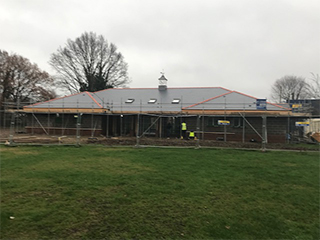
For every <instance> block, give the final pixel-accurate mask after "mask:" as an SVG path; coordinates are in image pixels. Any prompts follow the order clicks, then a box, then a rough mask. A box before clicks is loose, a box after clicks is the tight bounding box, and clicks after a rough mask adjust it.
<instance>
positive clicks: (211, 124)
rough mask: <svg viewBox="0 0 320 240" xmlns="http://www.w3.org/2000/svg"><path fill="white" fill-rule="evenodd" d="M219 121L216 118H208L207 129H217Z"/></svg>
mask: <svg viewBox="0 0 320 240" xmlns="http://www.w3.org/2000/svg"><path fill="white" fill-rule="evenodd" d="M219 120H221V119H220V118H217V117H209V118H208V127H219V124H218V121H219Z"/></svg>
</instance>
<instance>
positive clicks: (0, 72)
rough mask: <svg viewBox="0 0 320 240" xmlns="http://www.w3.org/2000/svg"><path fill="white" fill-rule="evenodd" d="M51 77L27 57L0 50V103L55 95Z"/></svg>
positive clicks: (39, 99)
mask: <svg viewBox="0 0 320 240" xmlns="http://www.w3.org/2000/svg"><path fill="white" fill-rule="evenodd" d="M52 85H53V79H52V78H51V77H50V76H49V74H48V73H47V72H45V71H41V70H40V69H39V68H38V66H37V65H36V64H32V63H30V61H29V60H28V59H27V58H24V57H22V56H19V55H16V54H12V55H10V54H8V52H6V51H2V50H0V104H1V105H2V103H3V102H4V101H13V102H17V101H20V102H29V101H30V100H33V101H41V100H44V99H46V100H49V99H50V98H53V97H56V94H55V92H54V90H53V89H52Z"/></svg>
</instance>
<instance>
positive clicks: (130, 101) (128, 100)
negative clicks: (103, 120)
mask: <svg viewBox="0 0 320 240" xmlns="http://www.w3.org/2000/svg"><path fill="white" fill-rule="evenodd" d="M133 102H134V99H133V98H128V99H127V100H126V102H125V103H133Z"/></svg>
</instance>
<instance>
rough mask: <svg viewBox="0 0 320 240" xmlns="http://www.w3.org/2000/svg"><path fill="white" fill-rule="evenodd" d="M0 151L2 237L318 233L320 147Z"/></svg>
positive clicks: (235, 236)
mask: <svg viewBox="0 0 320 240" xmlns="http://www.w3.org/2000/svg"><path fill="white" fill-rule="evenodd" d="M0 151H1V155H0V156H1V205H0V207H1V208H0V209H1V232H0V233H1V239H76V238H77V239H80V238H81V239H102V238H106V239H160V238H167V239H168V238H170V239H177V238H179V239H319V153H314V152H313V153H308V152H301V153H297V152H266V153H262V152H257V151H240V150H217V149H198V150H196V149H168V148H167V149H156V148H140V149H134V148H107V147H98V146H84V147H80V148H75V147H12V148H9V147H1V148H0ZM10 217H14V219H10Z"/></svg>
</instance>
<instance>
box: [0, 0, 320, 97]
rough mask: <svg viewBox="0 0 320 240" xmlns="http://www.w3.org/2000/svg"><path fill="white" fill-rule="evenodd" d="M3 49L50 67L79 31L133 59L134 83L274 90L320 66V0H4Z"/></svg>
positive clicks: (0, 13) (0, 19)
mask: <svg viewBox="0 0 320 240" xmlns="http://www.w3.org/2000/svg"><path fill="white" fill-rule="evenodd" d="M0 29H1V35H0V49H2V50H5V51H8V52H9V53H17V54H19V55H21V56H23V57H26V58H28V59H29V60H30V61H31V62H33V63H36V64H38V66H39V67H40V68H41V69H42V70H45V71H47V72H49V73H50V74H55V72H54V70H53V69H52V68H51V67H50V66H49V64H48V61H49V59H50V55H51V54H52V53H54V52H56V51H57V49H58V48H59V46H64V45H65V44H66V42H67V39H72V40H74V39H75V38H77V37H80V35H81V34H82V33H84V32H90V31H92V32H95V33H97V34H99V35H103V36H104V37H105V38H106V39H107V40H108V41H109V42H112V43H114V44H116V45H117V47H118V50H119V51H120V52H121V53H122V54H123V55H124V57H125V61H126V62H127V63H128V64H129V72H128V73H129V77H130V79H131V81H132V82H131V83H130V85H129V86H130V87H157V85H158V78H159V77H160V72H161V71H162V70H164V72H165V76H166V78H167V79H168V86H169V87H193V86H196V87H207V86H210V87H217V86H221V87H225V88H228V89H231V90H236V91H240V92H243V93H246V94H249V95H252V96H254V97H258V98H265V97H267V98H270V97H269V96H270V91H271V85H272V84H273V83H274V81H275V80H276V79H279V78H281V77H283V76H284V75H296V76H303V77H306V78H310V77H311V74H310V72H313V73H316V74H317V73H320V70H319V69H320V1H319V0H194V1H191V0H184V1H182V0H179V1H178V0H155V1H151V0H101V1H97V0H90V1H87V0H54V1H48V0H0Z"/></svg>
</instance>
